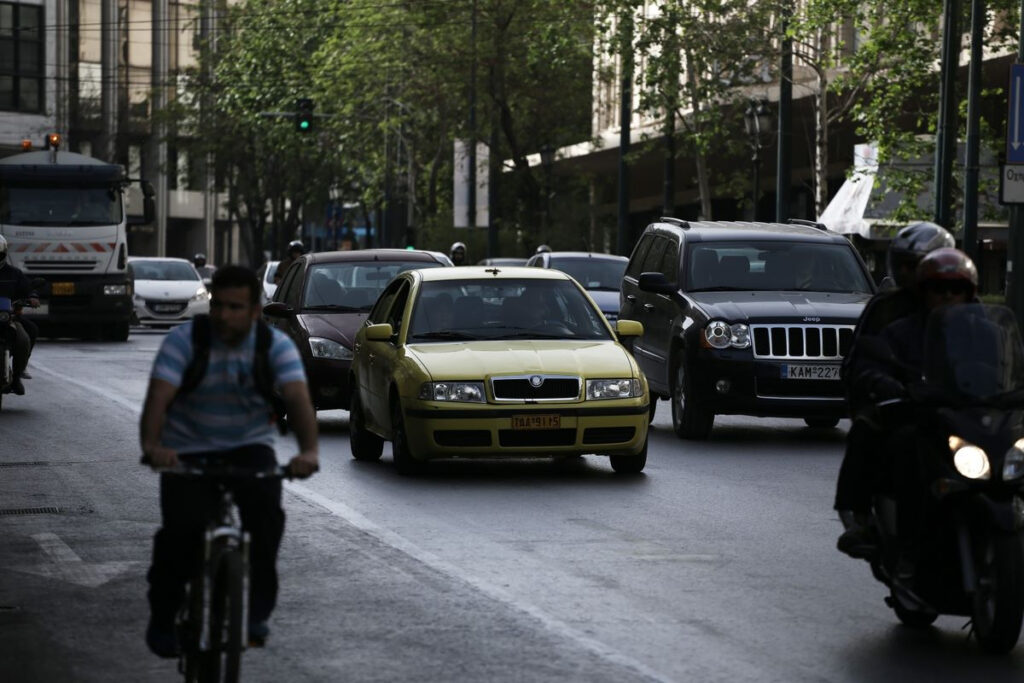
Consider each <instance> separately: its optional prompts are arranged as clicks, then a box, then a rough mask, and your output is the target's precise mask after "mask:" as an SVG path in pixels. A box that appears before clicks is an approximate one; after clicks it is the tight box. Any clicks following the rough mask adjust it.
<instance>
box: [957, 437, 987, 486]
mask: <svg viewBox="0 0 1024 683" xmlns="http://www.w3.org/2000/svg"><path fill="white" fill-rule="evenodd" d="M949 450H950V451H951V452H952V453H953V465H954V466H955V467H956V471H957V472H959V473H960V474H962V475H963V476H965V477H967V478H968V479H990V478H991V477H992V468H991V466H990V465H989V463H988V456H987V455H985V451H983V450H982V449H981V448H978V447H977V446H975V445H974V444H971V443H967V442H966V441H964V440H963V439H961V438H960V437H959V436H951V437H949Z"/></svg>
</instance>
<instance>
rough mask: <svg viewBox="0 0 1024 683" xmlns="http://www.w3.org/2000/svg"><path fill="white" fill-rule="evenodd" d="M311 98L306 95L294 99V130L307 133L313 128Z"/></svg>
mask: <svg viewBox="0 0 1024 683" xmlns="http://www.w3.org/2000/svg"><path fill="white" fill-rule="evenodd" d="M314 106H315V105H314V104H313V100H311V99H309V98H308V97H303V98H301V99H298V100H295V130H297V131H299V132H300V133H308V132H310V131H311V130H313V108H314Z"/></svg>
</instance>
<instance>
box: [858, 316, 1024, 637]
mask: <svg viewBox="0 0 1024 683" xmlns="http://www.w3.org/2000/svg"><path fill="white" fill-rule="evenodd" d="M925 332H926V333H925V340H926V342H925V349H924V368H923V377H922V376H921V372H920V370H918V371H917V373H916V374H917V378H916V381H915V382H913V383H911V384H909V385H908V394H909V397H908V398H906V399H896V400H890V401H883V402H881V403H879V404H878V405H877V406H876V408H877V409H878V413H877V417H878V418H879V419H880V420H881V421H882V424H883V425H884V426H887V427H891V428H893V429H896V428H899V427H901V426H902V427H904V428H905V429H906V430H907V431H906V432H905V433H907V434H912V436H908V438H907V440H906V441H905V442H900V443H904V444H905V445H907V447H908V448H912V449H914V453H912V454H910V455H911V456H912V457H913V458H915V459H914V460H913V461H912V462H913V464H914V467H913V468H912V469H913V472H914V474H913V475H911V476H910V477H909V478H907V479H906V480H904V481H905V482H909V483H905V484H904V487H903V488H901V489H900V490H901V491H902V492H903V493H902V494H901V495H900V496H899V498H900V501H901V502H900V503H897V499H896V496H895V494H893V493H892V492H891V491H890V492H889V493H886V494H883V495H876V496H875V498H874V502H873V511H872V512H873V520H872V526H873V529H874V533H875V535H876V537H877V539H878V541H879V544H878V551H877V553H876V554H875V555H874V556H873V557H871V558H869V562H870V563H871V570H872V573H873V574H874V576H875V578H876V579H877V580H878V581H880V582H881V583H883V584H884V585H885V586H887V587H888V588H889V591H890V594H889V596H888V597H887V598H886V603H887V604H888V605H889V606H890V607H891V608H892V609H893V611H895V613H896V616H897V618H898V619H899V620H900V621H901V622H903V623H904V624H906V625H908V626H912V627H925V626H928V625H930V624H931V623H932V622H934V621H935V619H936V618H937V617H938V616H939V615H940V614H946V615H960V616H967V617H969V618H970V619H971V625H972V627H973V634H974V636H975V637H976V638H977V640H978V643H979V645H980V646H981V648H982V649H983V650H986V651H988V652H994V653H1004V652H1008V651H1009V650H1011V649H1013V648H1014V646H1015V645H1016V644H1017V640H1018V638H1019V636H1020V630H1021V623H1022V619H1024V345H1022V343H1021V339H1020V334H1019V332H1018V327H1017V322H1016V320H1015V319H1014V316H1013V313H1012V312H1011V311H1010V310H1009V309H1007V308H1005V307H1002V306H987V305H982V304H976V303H971V304H961V305H954V306H948V307H943V308H940V309H937V310H935V311H933V312H932V313H931V315H930V316H929V318H928V321H927V325H926V328H925ZM871 341H878V340H871ZM882 346H883V347H885V345H884V343H883V344H882ZM887 348H888V347H885V348H884V349H881V350H880V349H879V348H877V347H876V348H875V349H874V350H873V351H874V353H873V354H872V355H874V356H875V357H876V358H879V357H883V356H885V351H886V349H887ZM888 353H889V355H888V357H887V361H888V362H891V363H894V364H896V361H895V359H894V358H893V357H892V355H891V352H888ZM908 425H910V426H908ZM911 444H912V445H911ZM907 491H910V494H909V495H908V494H907V493H906V492H907ZM900 514H908V515H911V517H908V518H905V519H904V520H902V523H903V525H904V526H903V533H900V528H899V527H900V523H901V520H900ZM908 519H913V520H914V522H913V523H911V528H912V529H913V534H910V535H908V534H907V527H906V524H907V523H908V522H907V520H908ZM908 538H910V539H913V541H912V542H911V543H910V544H908V543H906V540H907V539H908ZM908 557H913V562H911V563H908V562H907V560H908ZM908 564H909V565H910V568H912V570H911V571H908Z"/></svg>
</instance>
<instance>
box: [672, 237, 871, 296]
mask: <svg viewBox="0 0 1024 683" xmlns="http://www.w3.org/2000/svg"><path fill="white" fill-rule="evenodd" d="M685 269H686V272H685V273H684V277H685V283H686V290H687V291H690V292H701V291H729V290H747V291H809V292H857V293H862V292H866V293H870V292H871V283H870V282H869V281H868V278H867V276H866V275H865V273H864V270H863V268H861V266H860V264H859V263H858V261H857V258H856V256H855V255H854V253H853V248H852V247H850V246H847V245H843V244H820V243H815V242H756V243H755V242H699V243H695V244H691V245H690V246H689V247H688V248H687V253H686V259H685Z"/></svg>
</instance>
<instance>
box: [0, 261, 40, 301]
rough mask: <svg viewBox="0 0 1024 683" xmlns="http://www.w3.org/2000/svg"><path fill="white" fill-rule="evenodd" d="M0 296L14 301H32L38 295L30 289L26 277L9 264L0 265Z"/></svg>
mask: <svg viewBox="0 0 1024 683" xmlns="http://www.w3.org/2000/svg"><path fill="white" fill-rule="evenodd" d="M0 296H2V297H7V298H8V299H11V300H12V301H13V300H15V299H32V298H36V297H37V296H38V295H37V294H36V292H35V290H33V289H32V282H31V280H29V279H28V277H27V276H26V275H25V274H24V273H23V272H21V271H20V270H18V269H17V268H15V267H14V266H12V265H11V264H10V263H3V264H0Z"/></svg>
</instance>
